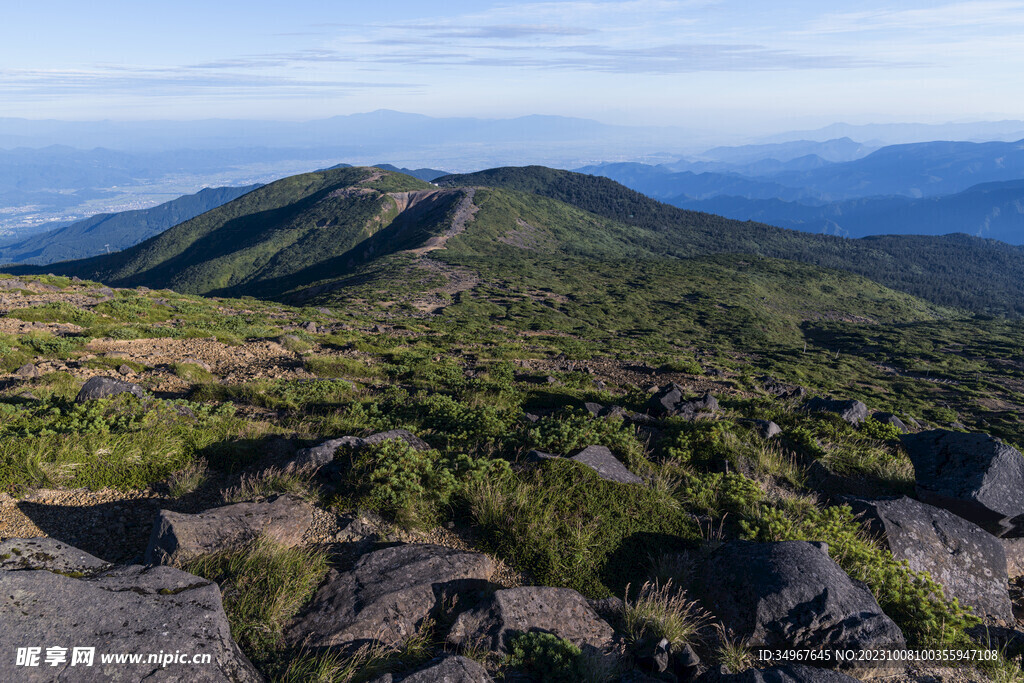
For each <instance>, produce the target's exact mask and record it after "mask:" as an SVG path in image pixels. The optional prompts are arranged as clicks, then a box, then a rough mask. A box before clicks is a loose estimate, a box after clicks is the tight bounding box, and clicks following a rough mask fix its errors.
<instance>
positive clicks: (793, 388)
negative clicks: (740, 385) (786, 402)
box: [760, 375, 807, 399]
mask: <svg viewBox="0 0 1024 683" xmlns="http://www.w3.org/2000/svg"><path fill="white" fill-rule="evenodd" d="M760 379H761V387H762V388H763V389H764V390H765V391H766V392H767V393H769V394H771V395H772V396H774V397H776V398H781V399H789V398H803V397H804V396H806V395H807V389H805V388H803V387H802V386H800V385H798V384H788V383H786V382H780V381H779V380H777V379H775V378H774V377H769V376H767V375H765V376H763V377H761V378H760Z"/></svg>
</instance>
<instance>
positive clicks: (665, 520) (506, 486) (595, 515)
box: [467, 460, 698, 597]
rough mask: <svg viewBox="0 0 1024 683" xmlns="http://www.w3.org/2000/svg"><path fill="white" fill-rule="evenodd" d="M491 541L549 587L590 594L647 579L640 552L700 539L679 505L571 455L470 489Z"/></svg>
mask: <svg viewBox="0 0 1024 683" xmlns="http://www.w3.org/2000/svg"><path fill="white" fill-rule="evenodd" d="M467 502H468V507H469V509H470V512H471V514H472V515H473V518H474V521H475V522H476V523H477V524H478V525H479V526H480V529H481V535H482V537H483V541H484V543H485V545H486V546H487V547H489V548H490V549H491V550H492V551H494V552H495V553H496V554H498V555H499V556H501V557H503V558H505V559H506V560H508V561H509V562H510V563H511V564H512V565H513V566H514V567H516V568H517V569H520V570H522V571H526V572H529V573H530V574H531V575H532V576H533V577H534V579H535V580H536V582H537V583H538V584H541V585H546V586H565V587H568V588H573V589H575V590H577V591H579V592H581V593H583V594H585V595H587V596H589V597H606V596H609V595H612V594H613V593H619V594H621V593H622V591H623V590H624V589H625V587H626V585H627V584H628V583H630V582H635V581H637V580H638V579H641V580H642V578H643V576H642V571H641V568H640V565H639V563H638V562H637V558H639V557H646V556H647V555H649V554H651V555H653V554H654V553H655V551H671V550H673V549H682V548H684V547H686V546H687V545H688V544H690V543H693V542H694V541H695V540H696V539H697V538H698V532H697V529H696V525H695V523H694V522H693V521H692V519H691V518H690V517H689V515H687V514H686V513H685V512H684V511H682V510H681V509H680V507H679V505H678V504H677V503H676V502H675V501H674V500H672V499H671V498H669V497H667V496H665V495H664V494H662V493H659V492H657V491H654V490H652V489H648V488H646V487H643V486H636V485H627V484H617V483H615V482H610V481H605V480H603V479H600V478H599V477H598V476H597V474H596V473H595V472H594V471H593V470H591V469H590V468H588V467H585V466H583V465H579V464H578V463H575V462H571V461H567V460H554V461H545V462H544V463H542V464H540V465H539V466H537V467H536V468H534V469H532V470H530V471H527V472H525V473H523V474H521V475H517V476H509V477H506V478H503V479H501V480H497V481H494V482H491V483H490V485H479V486H474V487H471V488H469V489H468V491H467Z"/></svg>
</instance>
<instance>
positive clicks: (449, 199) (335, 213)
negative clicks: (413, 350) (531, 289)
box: [6, 167, 1024, 318]
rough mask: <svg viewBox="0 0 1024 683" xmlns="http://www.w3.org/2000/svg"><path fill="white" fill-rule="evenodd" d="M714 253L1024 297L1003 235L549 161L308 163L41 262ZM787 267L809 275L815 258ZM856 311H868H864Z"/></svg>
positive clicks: (187, 271)
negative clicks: (685, 202) (82, 253)
mask: <svg viewBox="0 0 1024 683" xmlns="http://www.w3.org/2000/svg"><path fill="white" fill-rule="evenodd" d="M1004 246H1005V245H1004ZM428 254H429V256H427V255H428ZM715 254H720V255H724V254H734V255H735V254H746V255H750V256H755V257H761V258H770V259H784V260H787V261H796V262H802V263H806V264H809V265H813V266H819V267H825V268H828V269H832V270H839V271H846V272H847V273H852V274H854V275H858V276H862V277H866V278H868V279H870V280H873V281H874V282H876V283H878V284H880V285H882V286H883V287H885V288H889V290H897V291H902V292H905V293H907V294H910V295H913V296H916V297H921V298H923V299H925V300H927V301H929V302H931V304H932V308H933V309H935V310H938V308H943V309H944V310H945V309H946V308H948V307H954V308H960V309H966V310H970V311H973V312H975V313H988V312H995V313H1001V314H1005V313H1017V312H1021V310H1024V309H1022V307H1024V303H1021V302H1022V301H1024V297H1022V296H1021V294H1024V291H1022V290H1024V284H1022V283H1024V257H1022V255H1021V254H1020V253H1018V251H1017V250H1006V249H1000V247H999V244H998V243H993V242H990V241H985V240H971V239H969V238H966V237H964V238H962V239H960V238H913V237H881V238H879V237H875V238H870V239H863V240H848V239H843V238H838V237H830V236H824V235H809V234H806V233H801V232H797V231H793V230H785V229H781V228H775V227H772V226H768V225H764V224H760V223H752V222H740V221H734V220H729V219H726V218H722V217H720V216H714V215H711V214H705V213H699V212H693V211H684V210H681V209H677V208H675V207H672V206H669V205H666V204H662V203H660V202H657V201H654V200H652V199H649V198H647V197H645V196H643V195H641V194H639V193H636V192H633V191H632V190H629V189H627V188H625V187H623V186H621V185H619V184H617V183H615V182H613V181H610V180H608V179H605V178H600V177H595V176H586V175H582V174H578V173H572V172H568V171H557V170H554V169H548V168H544V167H522V168H500V169H492V170H489V171H484V172H481V173H475V174H469V175H457V176H445V177H443V178H440V179H438V180H437V181H436V183H433V184H431V183H427V182H423V181H420V180H418V179H415V178H412V177H410V176H407V175H403V174H401V173H396V172H392V171H388V170H384V169H380V168H363V167H342V168H334V169H328V170H324V171H318V172H315V173H307V174H303V175H298V176H293V177H289V178H285V179H282V180H279V181H277V182H274V183H271V184H269V185H266V186H264V187H261V188H259V189H257V190H255V191H253V192H250V193H248V194H246V195H245V196H243V197H240V198H239V199H236V200H234V201H232V202H229V203H228V204H225V205H223V206H221V207H218V208H216V209H214V210H211V211H209V212H207V213H205V214H202V215H200V216H197V217H196V218H193V219H192V220H189V221H186V222H185V223H182V224H180V225H177V226H175V227H173V228H171V229H169V230H167V231H165V232H164V233H162V234H160V235H157V236H156V237H153V238H151V239H150V240H147V241H146V242H143V243H141V244H139V245H137V246H135V247H132V248H129V249H126V250H124V251H123V252H120V253H117V254H111V255H104V256H99V257H95V258H91V259H85V260H80V261H71V262H65V263H60V264H52V265H50V266H47V267H46V269H45V272H53V273H55V274H60V275H69V276H70V275H74V276H79V277H82V278H86V279H92V280H98V281H102V282H105V283H107V284H110V285H112V286H121V287H137V286H146V287H150V288H169V289H174V290H176V291H179V292H182V293H187V294H202V295H215V296H256V297H260V298H268V299H276V300H281V301H302V302H310V301H324V300H330V299H331V298H332V297H335V298H336V297H339V296H340V297H343V298H344V297H346V296H348V294H346V293H345V291H344V290H345V289H346V288H349V289H351V288H353V287H354V288H355V289H356V290H358V291H363V292H366V291H370V290H367V289H366V285H371V287H370V289H371V290H372V289H373V285H374V283H376V284H377V285H380V286H379V287H378V288H377V289H378V290H380V296H385V297H386V296H391V295H393V294H396V293H397V294H400V295H401V297H404V298H406V299H409V298H415V297H416V296H423V295H424V294H425V293H427V294H429V293H434V294H437V293H438V292H441V291H442V290H445V289H452V287H451V286H450V280H451V273H444V272H440V271H439V266H438V265H437V264H442V266H440V268H441V270H444V269H445V268H448V269H450V268H459V269H463V270H464V271H467V272H471V273H476V275H475V276H474V277H477V279H478V280H479V279H480V277H482V278H483V280H484V281H485V282H488V283H491V282H495V281H499V280H503V279H504V280H509V279H519V280H523V278H524V275H525V274H528V273H530V271H531V270H536V273H537V277H535V278H534V280H536V282H535V284H539V285H544V286H555V287H556V288H559V289H563V290H565V292H564V293H565V294H571V291H569V290H567V289H565V287H564V286H563V284H562V283H564V282H565V281H566V280H565V278H564V277H562V276H557V277H556V276H555V272H556V271H558V270H560V269H561V266H557V267H554V268H551V267H549V264H548V261H550V260H551V259H552V258H553V259H555V260H556V261H563V262H565V263H569V262H571V263H573V264H574V266H573V267H574V268H575V269H577V270H582V271H592V272H594V273H597V277H598V278H600V271H601V270H602V269H603V268H604V267H605V264H606V263H612V264H620V263H622V262H623V261H624V260H626V261H628V260H632V261H635V262H638V263H639V262H654V263H658V264H660V265H659V266H658V268H661V269H663V270H665V271H666V272H668V271H672V270H673V269H676V268H677V265H674V264H678V262H679V261H681V260H688V259H694V258H698V257H706V256H712V255H715ZM424 257H427V258H426V263H421V261H424ZM741 261H742V259H741ZM556 265H557V264H556ZM612 267H613V270H615V271H616V272H619V271H618V266H617V265H613V266H612ZM6 270H8V271H9V272H13V273H18V272H23V273H31V272H44V271H43V270H42V269H33V268H31V267H23V266H18V267H9V268H6ZM784 270H785V269H784V268H783V269H775V271H774V275H773V277H775V278H782V279H783V280H784V279H785V273H784V272H783V271H784ZM682 271H687V272H688V273H689V274H688V275H686V276H685V277H699V273H694V272H692V270H688V269H687V268H683V269H682V270H680V272H682ZM793 272H794V275H793V277H805V276H806V274H807V273H808V272H810V271H807V270H806V269H795V268H794V270H793ZM541 273H546V274H547V275H546V276H543V277H541V276H540V274H541ZM798 274H799V275H798ZM1017 275H1019V277H1016V276H1017ZM566 276H567V277H569V279H570V280H571V279H572V278H571V274H566ZM623 276H624V277H625V276H626V275H625V274H623ZM820 277H821V278H822V279H828V280H831V281H834V284H832V285H831V286H834V287H840V288H842V287H847V288H849V289H850V292H851V293H857V292H864V291H866V289H865V287H866V284H865V281H863V280H860V279H857V278H853V279H851V278H849V277H838V276H836V275H834V274H831V275H827V276H826V275H824V274H821V275H820ZM527 279H528V278H527ZM446 283H448V284H446ZM545 283H546V285H545ZM780 286H782V285H780ZM783 287H784V286H783ZM454 289H455V290H459V291H464V290H465V288H462V289H460V288H459V287H455V288H454ZM869 289H870V288H869ZM459 291H452V292H447V294H448V295H449V296H451V295H453V294H454V295H458V294H459ZM887 291H888V290H887ZM891 294H892V292H889V294H887V296H889V295H891ZM467 296H468V295H467ZM873 297H875V295H874V294H872V295H870V296H868V299H871V298H873ZM791 303H793V305H795V302H791ZM820 303H821V302H816V301H811V302H808V305H807V308H808V310H813V309H817V308H820V306H819V304H820ZM919 307H921V306H919ZM936 307H938V308H936ZM924 308H927V306H924ZM852 314H853V315H864V316H865V317H868V318H871V317H873V314H872V313H871V312H870V311H869V312H865V313H863V314H862V313H861V312H859V311H858V310H852ZM943 315H945V314H943Z"/></svg>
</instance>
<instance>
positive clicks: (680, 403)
mask: <svg viewBox="0 0 1024 683" xmlns="http://www.w3.org/2000/svg"><path fill="white" fill-rule="evenodd" d="M683 392H684V390H683V387H681V386H679V385H678V384H676V383H675V382H669V383H668V384H666V385H665V386H664V387H662V388H661V389H659V390H658V392H657V393H656V394H654V396H652V397H651V400H650V401H648V402H647V408H648V410H649V411H650V412H651V413H653V414H655V415H661V416H669V415H679V416H681V417H684V418H687V419H693V418H694V417H696V416H697V415H698V414H700V413H714V412H717V411H718V401H717V400H716V399H715V397H714V396H712V395H711V394H710V393H707V394H704V395H703V396H702V397H701V398H698V399H693V400H689V401H687V400H685V399H684V398H683Z"/></svg>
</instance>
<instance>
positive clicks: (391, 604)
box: [285, 544, 494, 647]
mask: <svg viewBox="0 0 1024 683" xmlns="http://www.w3.org/2000/svg"><path fill="white" fill-rule="evenodd" d="M493 571H494V563H493V561H492V560H491V558H489V557H487V556H486V555H483V554H481V553H473V552H465V551H461V550H452V549H451V548H445V547H442V546H438V545H429V544H408V545H399V546H393V547H390V548H384V549H381V550H377V551H374V552H372V553H369V554H367V555H364V556H363V557H362V558H360V560H359V561H358V562H356V564H355V566H354V567H353V568H352V570H351V571H347V572H339V571H336V570H333V569H332V570H331V571H330V572H329V573H328V575H327V578H326V579H325V581H324V582H323V583H322V584H321V585H320V588H319V589H318V590H317V592H316V595H314V596H313V600H312V601H311V603H310V604H309V606H308V607H307V608H306V609H305V610H303V611H302V612H301V613H300V614H299V615H298V616H297V617H296V618H295V619H293V620H292V622H291V623H290V624H289V625H288V627H287V629H286V634H285V636H286V639H287V641H288V642H289V643H291V644H293V645H307V646H309V647H335V646H344V645H349V644H360V643H364V642H368V641H371V640H379V641H381V642H383V643H386V644H388V645H400V644H402V643H404V642H405V641H406V640H408V639H409V637H410V636H412V635H413V634H415V633H416V630H417V629H418V628H419V627H420V625H421V624H422V623H423V620H424V619H426V618H427V617H430V616H431V615H433V614H435V613H436V611H437V610H438V609H439V608H440V606H441V603H442V600H445V599H447V600H451V599H452V598H453V597H456V596H458V597H459V598H460V604H467V602H469V603H471V602H473V598H474V597H475V594H476V593H477V592H478V591H480V590H481V589H483V588H484V587H485V585H486V581H487V579H488V578H490V575H491V573H492V572H493Z"/></svg>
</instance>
